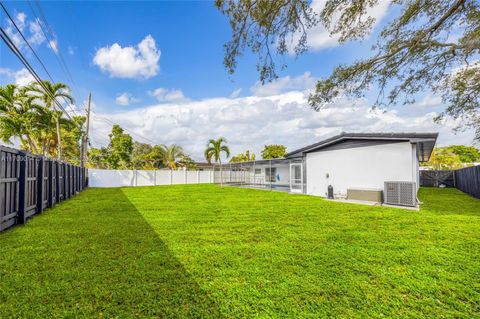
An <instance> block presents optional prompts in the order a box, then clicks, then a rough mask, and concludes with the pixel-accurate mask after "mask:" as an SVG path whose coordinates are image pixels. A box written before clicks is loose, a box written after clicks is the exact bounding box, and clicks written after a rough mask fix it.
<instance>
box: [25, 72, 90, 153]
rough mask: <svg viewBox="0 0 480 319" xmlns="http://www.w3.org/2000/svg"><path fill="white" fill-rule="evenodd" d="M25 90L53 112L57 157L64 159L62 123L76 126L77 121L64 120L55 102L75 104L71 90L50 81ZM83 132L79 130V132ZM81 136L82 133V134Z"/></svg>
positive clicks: (64, 85) (37, 83) (35, 84)
mask: <svg viewBox="0 0 480 319" xmlns="http://www.w3.org/2000/svg"><path fill="white" fill-rule="evenodd" d="M25 90H26V91H27V92H28V93H29V94H30V95H31V96H34V97H35V99H37V100H39V101H40V102H43V106H45V107H46V108H48V109H49V110H51V111H52V114H53V119H54V121H55V125H56V132H57V140H56V144H57V156H58V159H59V160H62V159H63V154H62V153H63V145H62V144H63V143H62V142H63V140H62V134H61V133H62V125H61V123H69V124H76V123H75V120H72V121H70V122H67V120H64V119H62V117H63V116H64V113H63V112H62V111H61V110H59V109H58V105H57V103H55V101H57V102H58V101H59V100H60V99H61V98H62V99H64V100H66V101H67V102H69V103H71V104H73V103H74V100H73V97H72V95H71V93H70V88H69V87H68V85H66V84H64V83H51V82H50V81H45V80H44V81H42V82H34V83H32V84H31V85H29V86H27V87H26V88H25ZM80 131H81V130H80V129H79V132H80ZM80 136H81V132H80ZM79 141H80V139H78V140H77V141H76V143H77V147H79Z"/></svg>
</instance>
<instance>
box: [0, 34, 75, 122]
mask: <svg viewBox="0 0 480 319" xmlns="http://www.w3.org/2000/svg"><path fill="white" fill-rule="evenodd" d="M0 32H1V33H0V37H1V38H2V40H3V42H5V44H6V45H7V46H8V48H9V49H10V50H11V51H12V52H13V54H14V55H15V56H16V57H17V58H18V59H19V60H20V62H22V64H23V65H24V66H25V67H26V68H27V70H28V71H29V72H30V74H31V75H32V76H33V77H34V78H35V80H36V81H37V82H38V84H39V85H40V86H41V87H42V88H43V89H44V91H45V93H46V94H48V95H49V96H50V98H51V99H52V101H54V102H55V104H57V106H58V107H59V108H60V109H61V110H62V111H63V113H65V115H66V116H67V117H68V118H69V119H70V120H72V118H71V116H70V114H68V112H67V111H66V110H65V109H64V108H63V106H62V105H61V104H60V103H59V102H58V101H57V99H56V98H55V97H54V96H53V95H51V94H50V92H48V89H47V88H46V87H45V84H44V83H43V81H42V79H41V78H40V77H39V76H38V74H37V72H36V71H35V69H33V67H32V66H31V65H30V63H29V62H28V61H27V59H25V57H24V56H23V54H22V52H20V50H19V49H18V47H17V46H16V45H15V43H13V41H12V39H10V37H9V36H8V34H7V33H6V32H5V30H4V29H3V28H2V27H0Z"/></svg>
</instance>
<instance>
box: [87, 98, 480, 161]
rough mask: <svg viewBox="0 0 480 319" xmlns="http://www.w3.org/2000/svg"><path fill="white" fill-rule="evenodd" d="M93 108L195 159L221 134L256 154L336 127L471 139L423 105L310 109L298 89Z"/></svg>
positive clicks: (103, 137) (101, 139) (101, 133)
mask: <svg viewBox="0 0 480 319" xmlns="http://www.w3.org/2000/svg"><path fill="white" fill-rule="evenodd" d="M417 109H418V108H417ZM401 110H402V111H401ZM96 113H97V114H98V115H100V116H101V117H104V118H105V117H108V118H109V120H110V121H113V122H115V123H118V124H120V125H121V126H123V127H125V128H128V129H129V130H131V131H133V132H135V133H137V134H140V135H142V136H146V137H148V138H149V139H151V140H154V141H156V142H157V143H166V144H171V143H177V144H180V145H182V146H184V148H185V149H186V151H187V152H189V153H190V154H191V155H192V156H193V157H194V158H195V159H196V160H202V159H203V156H202V154H203V151H204V147H205V143H206V141H207V140H208V139H210V138H216V137H219V136H224V137H226V138H227V140H228V144H229V146H230V148H231V151H232V153H233V154H237V153H240V152H244V151H245V150H247V149H249V150H252V151H253V152H255V153H256V154H257V156H258V157H260V156H259V155H260V151H261V149H262V148H263V145H265V144H273V143H275V144H284V145H286V146H287V147H288V150H294V149H296V148H298V147H302V146H305V145H308V144H310V143H314V142H317V141H320V140H322V139H324V138H326V137H327V136H331V135H333V134H336V133H339V132H341V131H350V132H391V131H404V132H411V131H438V132H440V139H439V144H440V145H446V144H452V143H465V144H469V143H471V141H472V139H473V132H471V131H467V132H464V133H460V134H458V135H454V134H453V133H452V128H454V127H455V125H456V123H454V122H452V121H447V122H446V123H445V124H443V125H441V124H436V123H434V122H433V118H434V116H435V115H436V113H435V112H431V111H430V109H428V108H426V109H425V111H424V112H423V113H419V114H413V115H412V114H409V113H407V112H405V114H403V108H399V109H398V110H396V109H395V110H390V111H386V112H382V111H378V110H377V111H372V110H371V108H370V104H369V102H368V101H367V100H364V99H357V100H354V101H352V100H347V99H339V100H338V101H337V102H336V103H335V104H333V105H330V106H328V107H326V108H325V109H323V110H321V111H320V112H314V111H312V110H311V109H310V107H309V106H308V92H306V91H299V90H294V91H290V92H286V93H280V94H276V95H270V96H247V97H237V98H226V97H222V98H209V99H204V100H200V101H183V102H182V103H178V102H169V103H162V104H157V105H152V106H147V107H142V108H137V109H135V110H122V111H118V112H116V113H113V114H112V113H111V112H110V113H108V114H106V113H105V114H102V113H101V112H99V111H97V112H96ZM98 115H94V116H93V120H92V121H93V124H92V125H93V130H92V132H93V134H94V140H95V141H97V142H98V143H102V144H106V143H107V136H108V133H109V131H110V130H111V124H109V123H107V122H105V121H104V120H101V119H100V118H99V117H98ZM132 136H133V137H134V139H136V140H141V139H140V138H138V137H136V136H134V135H132ZM144 142H145V141H144Z"/></svg>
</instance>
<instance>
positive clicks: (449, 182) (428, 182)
mask: <svg viewBox="0 0 480 319" xmlns="http://www.w3.org/2000/svg"><path fill="white" fill-rule="evenodd" d="M455 184H456V183H455V173H454V171H450V170H444V171H420V186H427V187H439V186H440V185H445V186H447V187H455V186H456V185H455Z"/></svg>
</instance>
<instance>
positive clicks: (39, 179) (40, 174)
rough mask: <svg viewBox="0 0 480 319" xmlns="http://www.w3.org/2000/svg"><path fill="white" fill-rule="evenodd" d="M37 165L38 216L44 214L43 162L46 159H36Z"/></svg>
mask: <svg viewBox="0 0 480 319" xmlns="http://www.w3.org/2000/svg"><path fill="white" fill-rule="evenodd" d="M34 160H35V163H36V165H37V214H40V213H41V212H43V183H44V182H45V180H44V179H43V161H44V158H43V157H41V156H39V157H35V158H34Z"/></svg>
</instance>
